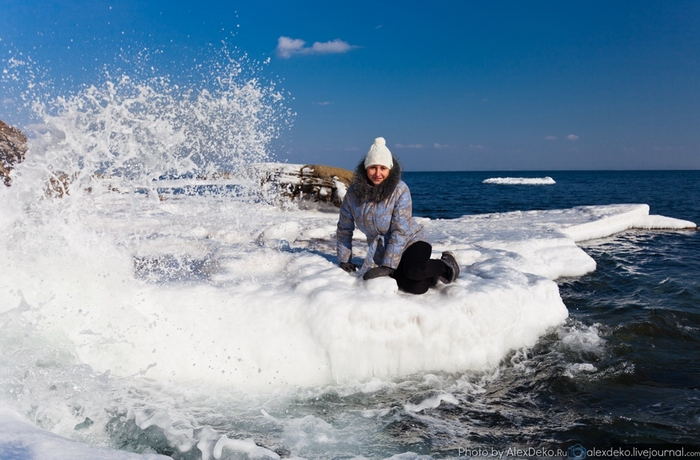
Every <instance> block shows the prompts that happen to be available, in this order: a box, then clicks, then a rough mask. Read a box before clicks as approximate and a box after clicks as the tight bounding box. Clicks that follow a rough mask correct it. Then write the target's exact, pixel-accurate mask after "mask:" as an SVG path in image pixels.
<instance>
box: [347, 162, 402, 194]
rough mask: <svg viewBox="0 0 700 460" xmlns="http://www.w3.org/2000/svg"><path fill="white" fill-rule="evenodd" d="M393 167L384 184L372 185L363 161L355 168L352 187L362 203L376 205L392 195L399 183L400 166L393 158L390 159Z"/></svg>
mask: <svg viewBox="0 0 700 460" xmlns="http://www.w3.org/2000/svg"><path fill="white" fill-rule="evenodd" d="M392 158H393V161H394V167H393V168H391V169H390V170H389V175H388V176H387V178H386V179H384V182H382V183H381V184H379V185H374V184H372V182H370V180H369V177H367V170H366V169H365V161H364V159H363V160H362V161H360V163H359V164H358V165H357V168H355V175H354V176H353V178H352V187H353V188H354V189H355V193H356V194H357V196H358V198H360V200H362V201H373V202H375V203H378V202H380V201H382V200H385V199H387V198H389V197H390V196H391V194H392V193H394V190H395V189H396V186H397V185H399V182H401V165H400V164H399V162H398V160H397V159H396V158H395V157H392Z"/></svg>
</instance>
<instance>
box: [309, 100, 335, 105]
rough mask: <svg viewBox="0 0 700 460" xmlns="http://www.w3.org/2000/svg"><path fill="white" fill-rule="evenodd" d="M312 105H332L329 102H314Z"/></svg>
mask: <svg viewBox="0 0 700 460" xmlns="http://www.w3.org/2000/svg"><path fill="white" fill-rule="evenodd" d="M313 104H314V105H332V104H333V103H332V102H331V101H322V102H314V103H313Z"/></svg>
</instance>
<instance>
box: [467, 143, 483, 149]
mask: <svg viewBox="0 0 700 460" xmlns="http://www.w3.org/2000/svg"><path fill="white" fill-rule="evenodd" d="M469 148H470V149H472V150H481V149H485V148H486V147H484V146H483V145H474V144H469Z"/></svg>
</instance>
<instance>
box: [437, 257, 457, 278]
mask: <svg viewBox="0 0 700 460" xmlns="http://www.w3.org/2000/svg"><path fill="white" fill-rule="evenodd" d="M440 260H441V261H442V263H443V264H445V267H446V268H447V274H446V275H445V276H441V277H440V281H442V282H443V283H445V284H449V283H451V282H453V281H454V280H456V279H457V277H458V276H459V264H458V263H457V261H456V260H455V256H454V254H452V253H451V252H450V251H445V252H443V253H442V257H440Z"/></svg>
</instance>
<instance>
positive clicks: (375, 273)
mask: <svg viewBox="0 0 700 460" xmlns="http://www.w3.org/2000/svg"><path fill="white" fill-rule="evenodd" d="M392 273H394V269H393V268H389V267H384V266H382V267H374V268H370V269H369V270H368V271H367V273H365V275H364V276H363V277H362V279H363V280H371V279H372V278H379V277H380V276H389V275H391V274H392Z"/></svg>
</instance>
